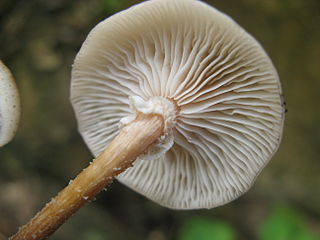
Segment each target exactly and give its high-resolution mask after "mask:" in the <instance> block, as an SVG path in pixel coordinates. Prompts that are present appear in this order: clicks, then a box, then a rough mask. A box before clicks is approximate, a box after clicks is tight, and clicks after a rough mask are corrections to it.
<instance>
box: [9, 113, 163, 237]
mask: <svg viewBox="0 0 320 240" xmlns="http://www.w3.org/2000/svg"><path fill="white" fill-rule="evenodd" d="M163 127H164V122H163V118H162V116H160V115H155V114H148V115H144V114H139V115H138V116H137V118H136V119H135V120H134V121H133V122H132V123H130V124H129V125H127V126H125V127H124V128H123V129H122V130H121V132H120V133H119V135H118V136H117V137H116V138H115V139H114V140H113V141H112V142H111V143H110V145H109V146H108V147H107V148H106V149H105V150H104V151H103V152H102V153H101V154H100V155H99V156H98V158H97V159H95V160H94V161H93V162H92V164H90V165H89V166H88V167H87V168H85V169H84V170H83V171H82V172H81V173H80V174H79V175H78V176H77V177H76V178H75V179H74V180H73V181H70V184H69V185H68V186H67V187H66V188H64V189H63V190H62V191H61V192H60V193H59V194H58V195H57V196H56V197H55V198H53V199H52V200H51V202H49V203H48V204H47V205H46V206H45V207H44V208H43V209H42V210H41V211H40V212H39V213H38V214H37V215H36V216H35V217H34V218H33V219H31V220H30V222H29V223H28V224H26V225H24V226H23V227H22V228H20V229H19V231H18V232H17V233H16V234H15V235H13V236H12V237H11V238H10V240H40V239H44V238H47V237H48V236H49V235H51V234H52V233H54V232H55V231H56V230H57V229H58V228H59V226H61V225H62V224H63V223H64V222H65V221H66V220H67V219H68V218H69V217H70V216H71V215H72V214H74V213H75V212H76V211H77V210H78V209H80V208H81V207H82V206H83V205H84V204H85V203H86V202H88V201H90V200H92V199H93V198H94V196H95V195H96V194H98V193H99V192H100V191H101V190H102V189H103V188H104V187H105V186H106V185H108V184H110V183H111V182H112V180H113V179H114V177H115V176H116V175H118V174H119V173H121V172H123V171H124V170H126V169H127V168H129V167H131V166H132V163H133V162H134V160H135V159H136V158H137V157H138V156H139V155H140V154H141V153H143V152H144V151H145V150H146V149H147V148H148V146H150V145H151V144H152V143H154V142H155V141H156V140H157V139H158V138H159V137H160V136H161V135H162V134H163Z"/></svg>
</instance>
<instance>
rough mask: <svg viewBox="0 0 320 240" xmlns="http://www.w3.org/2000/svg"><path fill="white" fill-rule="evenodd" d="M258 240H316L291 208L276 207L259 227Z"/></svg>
mask: <svg viewBox="0 0 320 240" xmlns="http://www.w3.org/2000/svg"><path fill="white" fill-rule="evenodd" d="M259 239H260V240H316V239H318V238H316V236H315V234H313V233H312V232H311V231H310V230H309V228H308V227H307V224H306V222H305V220H304V218H303V217H302V216H301V215H300V214H299V213H298V212H297V211H295V210H294V209H293V208H290V207H287V206H277V207H276V208H274V209H273V210H272V211H271V213H270V215H269V216H268V217H267V219H266V220H265V221H264V222H263V224H262V225H261V228H260V231H259Z"/></svg>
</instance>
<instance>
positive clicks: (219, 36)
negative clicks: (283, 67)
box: [12, 0, 284, 239]
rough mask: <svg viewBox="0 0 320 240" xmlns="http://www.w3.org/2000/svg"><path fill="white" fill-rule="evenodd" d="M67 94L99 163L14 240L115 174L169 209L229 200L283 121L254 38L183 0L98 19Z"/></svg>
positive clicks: (40, 230) (46, 226) (57, 219)
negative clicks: (69, 94) (69, 93)
mask: <svg viewBox="0 0 320 240" xmlns="http://www.w3.org/2000/svg"><path fill="white" fill-rule="evenodd" d="M71 100H72V104H73V106H74V109H75V113H76V116H77V119H78V123H79V130H80V132H81V134H82V136H83V138H84V140H85V142H86V143H87V145H88V146H89V148H90V149H91V151H92V153H93V154H94V155H95V156H96V157H97V159H96V160H94V161H93V163H92V164H91V165H90V166H89V167H88V168H87V169H85V170H84V171H83V172H81V173H80V174H79V175H78V177H77V178H76V179H75V180H74V181H73V182H72V183H71V184H70V185H69V186H68V187H66V188H65V189H64V190H63V191H62V192H61V193H60V194H59V195H58V196H57V197H56V198H54V199H53V201H52V202H50V203H49V204H48V205H47V206H46V207H45V208H44V209H43V210H42V211H41V212H40V213H38V214H37V216H36V217H35V218H34V219H33V220H32V221H31V222H30V223H29V224H27V225H26V226H24V227H23V228H22V229H21V230H20V231H19V232H18V233H17V234H16V235H15V236H13V237H12V239H33V237H35V238H34V239H42V238H43V237H46V236H48V235H49V234H51V233H52V232H54V231H55V230H56V229H57V228H58V227H59V226H60V225H61V224H62V223H63V221H64V220H65V219H67V218H68V217H69V216H71V215H72V214H73V213H74V212H75V211H76V210H77V209H78V208H80V207H81V206H82V205H83V204H85V203H86V202H87V201H89V200H90V199H92V198H93V197H94V195H95V194H97V193H98V192H99V191H101V189H103V188H104V187H105V186H106V184H108V183H110V182H111V181H112V179H113V178H114V177H116V178H117V179H118V180H119V181H120V182H122V183H123V184H125V185H127V186H129V187H130V188H132V189H134V190H135V191H137V192H139V193H141V194H143V195H145V196H146V197H148V198H150V199H152V200H153V201H155V202H157V203H159V204H161V205H163V206H166V207H169V208H174V209H198V208H212V207H216V206H219V205H222V204H225V203H227V202H230V201H232V200H234V199H235V198H237V197H239V196H240V195H241V194H243V193H244V192H246V191H247V190H248V189H249V188H250V186H251V185H252V184H253V182H254V180H255V179H256V177H257V175H258V174H259V173H260V171H261V170H262V168H263V167H264V166H265V165H266V164H267V163H268V161H269V160H270V159H271V157H272V156H273V154H274V153H275V151H276V150H277V148H278V145H279V143H280V140H281V135H282V127H283V120H284V110H283V100H282V92H281V85H280V81H279V78H278V75H277V72H276V70H275V68H274V66H273V64H272V62H271V60H270V59H269V57H268V56H267V54H266V53H265V51H264V50H263V48H262V47H261V46H260V44H259V43H258V42H257V41H256V40H255V39H254V38H253V37H252V36H251V35H249V34H248V33H247V32H245V31H244V30H243V29H242V28H241V27H240V26H239V25H238V24H237V23H235V22H234V21H233V20H232V19H231V18H230V17H228V16H226V15H225V14H223V13H221V12H219V11H217V10H216V9H214V8H212V7H210V6H208V5H206V4H205V3H202V2H199V1H192V0H174V1H173V0H162V1H155V0H154V1H148V2H144V3H141V4H138V5H136V6H134V7H132V8H130V9H128V10H125V11H123V12H120V13H118V14H116V15H114V16H112V17H110V18H108V19H106V20H105V21H103V22H101V23H99V24H98V25H97V26H96V27H95V28H94V29H93V30H92V31H91V32H90V34H89V36H88V37H87V39H86V41H85V42H84V44H83V46H82V48H81V50H80V52H79V53H78V55H77V57H76V59H75V62H74V66H73V70H72V83H71ZM106 146H107V148H106ZM118 174H119V175H118ZM61 210H62V211H61ZM28 236H30V238H28ZM22 237H25V238H22Z"/></svg>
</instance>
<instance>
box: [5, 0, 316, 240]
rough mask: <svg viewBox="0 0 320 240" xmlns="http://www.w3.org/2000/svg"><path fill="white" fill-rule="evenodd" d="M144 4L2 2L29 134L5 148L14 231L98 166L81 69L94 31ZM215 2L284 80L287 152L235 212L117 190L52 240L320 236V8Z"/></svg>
mask: <svg viewBox="0 0 320 240" xmlns="http://www.w3.org/2000/svg"><path fill="white" fill-rule="evenodd" d="M138 2H139V1H133V0H118V1H117V0H90V1H87V0H78V1H75V0H72V1H63V0H55V1H53V0H25V1H22V0H21V1H19V0H0V59H2V60H3V61H4V63H5V64H6V65H7V66H8V67H9V68H10V69H11V70H12V72H13V74H14V76H15V77H16V80H17V84H18V86H19V88H20V91H21V98H22V108H23V114H22V119H21V125H20V128H19V131H18V133H17V136H16V137H15V139H14V140H13V141H12V142H11V143H10V144H8V145H7V146H5V147H4V148H2V149H0V232H1V233H3V234H4V235H7V236H9V235H11V234H13V233H14V232H15V231H16V230H17V227H18V226H19V225H21V224H23V223H26V221H28V220H29V219H30V218H31V216H33V215H34V214H35V213H36V212H37V211H38V210H39V209H40V208H41V207H42V206H43V205H44V204H45V203H46V202H47V201H49V199H50V198H51V197H52V196H54V195H55V194H56V193H57V192H58V191H59V190H60V189H62V188H63V187H64V186H65V185H66V184H67V183H68V182H69V180H70V179H71V178H73V177H74V176H76V174H77V173H78V172H79V171H80V170H81V169H82V168H84V167H85V166H86V165H87V164H88V162H89V161H90V160H91V159H92V156H91V154H90V153H89V151H88V149H87V147H86V146H85V144H84V143H83V141H82V139H81V137H80V135H79V134H78V132H77V126H76V121H75V117H74V114H73V110H72V108H71V105H70V102H69V85H70V72H71V65H72V62H73V59H74V57H75V55H76V53H77V51H78V50H79V48H80V46H81V44H82V42H83V41H84V39H85V37H86V35H87V34H88V32H89V31H90V29H92V28H93V27H94V26H95V25H96V24H97V23H98V22H99V21H101V20H103V19H105V18H106V17H108V16H110V15H112V14H114V13H115V12H117V11H120V10H123V9H125V8H127V7H129V6H131V5H133V4H135V3H138ZM206 2H208V3H209V4H211V5H213V6H215V7H216V8H218V9H220V10H221V11H223V12H225V13H227V14H228V15H230V16H231V17H232V18H234V19H235V20H236V21H237V22H238V23H239V24H240V25H241V26H242V27H244V28H245V29H246V30H247V31H248V32H250V33H251V34H252V35H253V36H255V37H256V39H257V40H258V41H260V43H261V44H262V45H263V46H264V48H265V49H266V51H267V52H268V54H269V55H270V57H271V59H272V60H273V62H274V65H275V66H276V68H277V70H278V72H279V75H280V78H281V81H282V84H283V89H284V94H285V98H286V102H287V108H288V112H287V114H286V121H285V128H284V137H283V140H282V144H281V146H280V148H279V151H278V153H277V154H276V155H275V157H274V158H273V160H272V161H271V162H270V163H269V165H268V166H267V167H266V168H265V169H264V171H263V172H262V173H261V175H260V176H259V178H258V179H257V181H256V183H255V185H254V186H253V188H252V189H251V190H250V191H249V192H248V193H247V194H245V195H244V196H242V197H241V198H239V199H238V200H236V201H234V202H232V203H230V204H228V205H225V206H222V207H219V208H215V209H212V210H192V211H175V210H170V209H166V208H163V207H161V206H159V205H157V204H155V203H153V202H151V201H149V200H147V199H146V198H144V197H142V196H140V195H139V194H137V193H135V192H133V191H131V190H130V189H128V188H126V187H125V186H123V185H121V184H119V183H117V182H114V183H113V184H112V185H111V186H110V187H109V188H108V191H107V192H103V193H101V194H100V195H99V196H98V197H97V200H96V201H95V202H93V203H91V204H89V205H87V206H86V207H84V208H83V209H81V210H80V211H79V213H77V214H76V215H75V216H74V217H72V218H71V219H70V220H69V221H68V222H67V223H66V224H65V225H63V226H62V227H61V229H59V230H58V231H57V232H56V233H55V234H54V235H53V236H52V237H51V238H50V239H52V240H64V239H79V240H82V239H83V240H87V239H89V240H102V239H126V240H135V239H137V240H138V239H147V240H166V239H179V240H189V239H197V240H201V239H203V240H208V239H218V240H232V239H257V240H260V239H261V240H271V239H275V240H277V239H279V240H285V239H290V240H294V239H300V240H313V239H320V177H319V175H320V113H319V110H320V107H319V105H320V94H319V91H320V80H319V76H320V65H319V62H320V61H319V60H320V27H319V24H320V1H318V0H259V1H256V0H225V1H218V0H212V1H206ZM193 236H195V237H193Z"/></svg>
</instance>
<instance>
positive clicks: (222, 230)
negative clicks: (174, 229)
mask: <svg viewBox="0 0 320 240" xmlns="http://www.w3.org/2000/svg"><path fill="white" fill-rule="evenodd" d="M195 239H196V240H234V239H235V233H234V230H233V228H232V227H231V226H230V225H229V224H227V223H226V222H224V221H220V220H210V219H205V218H192V219H189V220H187V221H185V222H184V224H183V225H182V227H181V229H180V232H179V235H178V240H195Z"/></svg>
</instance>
